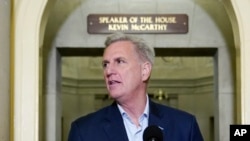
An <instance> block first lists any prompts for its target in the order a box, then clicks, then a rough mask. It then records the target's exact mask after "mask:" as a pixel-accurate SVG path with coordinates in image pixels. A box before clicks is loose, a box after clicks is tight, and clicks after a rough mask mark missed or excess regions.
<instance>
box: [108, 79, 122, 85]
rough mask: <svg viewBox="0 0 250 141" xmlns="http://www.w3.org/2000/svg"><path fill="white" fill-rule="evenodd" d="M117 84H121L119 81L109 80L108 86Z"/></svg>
mask: <svg viewBox="0 0 250 141" xmlns="http://www.w3.org/2000/svg"><path fill="white" fill-rule="evenodd" d="M119 83H121V82H120V81H116V80H110V81H108V84H109V85H115V84H119Z"/></svg>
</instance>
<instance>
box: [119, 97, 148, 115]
mask: <svg viewBox="0 0 250 141" xmlns="http://www.w3.org/2000/svg"><path fill="white" fill-rule="evenodd" d="M117 106H118V109H119V111H120V113H121V115H122V116H124V115H127V113H126V111H125V110H124V109H123V108H122V106H121V105H119V104H117ZM142 115H144V116H146V117H148V115H149V98H148V95H147V102H146V106H145V109H144V112H143V114H142Z"/></svg>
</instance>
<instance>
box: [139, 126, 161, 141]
mask: <svg viewBox="0 0 250 141" xmlns="http://www.w3.org/2000/svg"><path fill="white" fill-rule="evenodd" d="M143 141H163V133H162V130H161V129H160V128H159V127H158V126H156V125H150V126H148V127H147V128H146V129H145V130H144V132H143Z"/></svg>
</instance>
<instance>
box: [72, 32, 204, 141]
mask: <svg viewBox="0 0 250 141" xmlns="http://www.w3.org/2000/svg"><path fill="white" fill-rule="evenodd" d="M105 46H106V48H105V51H104V54H103V62H102V64H103V72H104V78H105V82H106V86H107V89H108V91H109V95H110V97H111V98H113V99H114V103H113V104H112V105H110V106H108V107H105V108H103V109H101V110H99V111H97V112H95V113H91V114H89V115H87V116H84V117H81V118H79V119H77V120H75V121H74V122H73V123H72V125H71V130H70V133H69V138H68V141H142V140H143V138H142V136H143V131H144V130H145V129H146V128H147V127H148V126H149V125H156V126H158V127H159V128H160V129H161V131H162V133H163V140H164V141H203V138H202V135H201V133H200V130H199V127H198V124H197V122H196V119H195V117H194V116H193V115H191V114H188V113H186V112H183V111H180V110H177V109H173V108H170V107H167V106H163V105H160V104H156V103H154V102H152V101H151V100H150V99H149V97H148V95H147V85H148V81H149V78H150V74H151V70H152V66H153V62H154V56H155V53H154V49H153V48H152V47H150V46H149V45H148V44H147V43H146V42H145V41H144V40H142V39H140V38H137V37H134V36H130V35H125V34H122V33H115V34H112V35H111V36H109V37H108V38H107V40H106V42H105Z"/></svg>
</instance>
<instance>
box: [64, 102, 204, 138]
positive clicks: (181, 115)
mask: <svg viewBox="0 0 250 141" xmlns="http://www.w3.org/2000/svg"><path fill="white" fill-rule="evenodd" d="M149 107H150V108H149V122H148V124H149V125H157V126H160V127H162V128H163V138H164V141H203V138H202V135H201V133H200V130H199V127H198V124H197V122H196V119H195V117H194V116H192V115H190V114H188V113H186V112H183V111H180V110H176V109H173V108H170V107H166V106H163V105H159V104H157V103H154V102H152V101H150V102H149ZM68 141H128V137H127V134H126V129H125V126H124V124H123V119H122V116H121V114H120V112H119V109H118V107H117V105H116V103H113V104H112V105H110V106H108V107H106V108H103V109H101V110H99V111H97V112H95V113H92V114H89V115H87V116H84V117H81V118H79V119H77V120H75V121H74V122H73V123H72V125H71V129H70V133H69V138H68Z"/></svg>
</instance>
